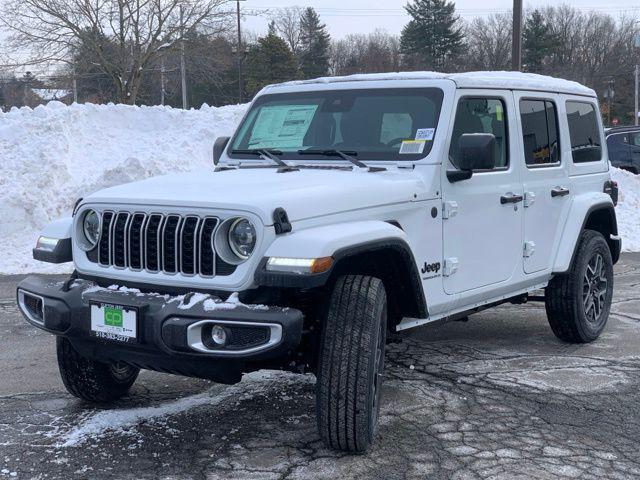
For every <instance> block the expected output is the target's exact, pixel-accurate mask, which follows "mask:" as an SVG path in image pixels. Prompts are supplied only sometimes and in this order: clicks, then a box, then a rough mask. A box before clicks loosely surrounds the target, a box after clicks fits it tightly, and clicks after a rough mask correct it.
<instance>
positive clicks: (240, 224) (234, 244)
mask: <svg viewBox="0 0 640 480" xmlns="http://www.w3.org/2000/svg"><path fill="white" fill-rule="evenodd" d="M229 246H230V247H231V251H232V252H233V253H234V254H235V255H237V256H238V257H239V258H241V259H243V260H246V259H247V258H249V257H250V256H251V254H252V253H253V249H254V248H255V246H256V229H255V227H254V226H253V224H252V223H251V222H250V221H249V220H247V219H246V218H238V219H237V220H236V221H234V222H233V223H232V224H231V226H230V227H229Z"/></svg>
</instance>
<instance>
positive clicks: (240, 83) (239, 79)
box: [236, 0, 243, 103]
mask: <svg viewBox="0 0 640 480" xmlns="http://www.w3.org/2000/svg"><path fill="white" fill-rule="evenodd" d="M236 7H237V9H236V13H237V17H238V103H242V90H243V88H242V56H243V51H242V32H241V31H240V0H236Z"/></svg>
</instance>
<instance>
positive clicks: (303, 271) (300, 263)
mask: <svg viewBox="0 0 640 480" xmlns="http://www.w3.org/2000/svg"><path fill="white" fill-rule="evenodd" d="M332 265H333V258H332V257H320V258H288V257H270V258H269V260H267V271H270V272H284V273H297V274H300V275H308V274H314V273H324V272H326V271H328V270H329V269H330V268H331V266H332Z"/></svg>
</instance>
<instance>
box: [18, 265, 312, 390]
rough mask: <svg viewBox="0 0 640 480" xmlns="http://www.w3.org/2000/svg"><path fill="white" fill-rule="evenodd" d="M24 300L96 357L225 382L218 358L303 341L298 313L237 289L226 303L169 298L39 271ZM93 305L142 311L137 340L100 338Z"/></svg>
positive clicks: (32, 314) (22, 287)
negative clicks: (246, 300)
mask: <svg viewBox="0 0 640 480" xmlns="http://www.w3.org/2000/svg"><path fill="white" fill-rule="evenodd" d="M17 299H18V305H19V307H20V310H21V312H22V313H23V315H24V316H25V318H26V319H27V320H28V321H29V322H30V323H31V324H33V325H35V326H36V327H38V328H41V329H43V330H46V331H48V332H50V333H53V334H55V335H58V336H64V337H67V338H69V339H70V340H71V341H72V343H73V344H74V347H76V349H78V350H79V351H81V353H83V354H86V355H87V356H89V357H91V358H95V359H97V360H102V361H125V362H128V363H132V364H134V365H136V366H139V367H141V368H150V369H154V370H162V371H169V372H173V373H182V374H188V375H194V376H199V377H205V378H213V379H216V380H218V381H219V378H218V377H219V375H218V374H216V373H215V372H213V373H212V374H208V373H207V372H208V371H209V370H210V368H209V367H210V366H211V365H212V364H213V363H215V364H216V365H217V366H220V367H222V366H224V365H231V364H232V363H233V364H236V366H237V364H238V363H243V362H247V361H255V360H265V359H272V358H277V357H282V356H285V355H286V354H287V353H289V352H291V351H292V350H294V349H295V348H296V347H297V346H298V344H299V343H300V337H301V334H302V321H303V317H302V313H301V312H300V311H299V310H296V309H291V308H278V307H270V306H264V305H245V304H242V303H240V302H239V300H238V297H237V295H235V294H234V295H232V296H231V297H229V299H227V301H222V300H221V299H219V298H217V297H215V296H213V295H206V294H202V293H190V294H187V295H181V296H170V295H161V294H154V293H142V292H140V291H139V290H135V289H128V288H125V287H117V286H113V287H109V288H103V287H99V286H97V285H96V284H95V283H93V282H90V281H87V280H74V281H71V282H61V281H55V282H52V281H51V280H47V279H46V278H42V277H37V276H32V277H28V278H26V279H25V280H23V281H22V282H20V284H19V285H18V288H17ZM91 305H116V306H122V307H126V308H127V309H133V310H135V311H136V312H137V328H136V332H137V333H136V336H135V339H134V340H133V342H131V343H122V342H119V341H114V340H109V339H105V338H96V337H95V336H94V335H93V333H92V328H91ZM214 326H219V327H220V328H221V329H223V330H224V331H225V332H226V334H227V340H228V341H227V342H226V343H225V344H224V345H222V346H221V345H217V344H215V342H212V341H211V338H212V329H213V328H214ZM207 365H209V367H208V366H207ZM231 370H237V368H233V369H231Z"/></svg>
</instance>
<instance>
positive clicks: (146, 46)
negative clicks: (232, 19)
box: [0, 0, 229, 104]
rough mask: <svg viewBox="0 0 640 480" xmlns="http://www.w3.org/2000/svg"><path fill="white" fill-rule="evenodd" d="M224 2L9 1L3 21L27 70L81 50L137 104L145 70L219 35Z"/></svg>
mask: <svg viewBox="0 0 640 480" xmlns="http://www.w3.org/2000/svg"><path fill="white" fill-rule="evenodd" d="M223 3H225V0H6V1H5V4H4V7H3V9H2V12H0V22H1V23H2V24H4V26H5V27H7V28H8V29H9V31H10V32H11V34H10V38H9V44H10V45H11V46H12V47H13V52H14V54H15V55H17V56H18V57H19V58H20V61H19V62H16V63H20V64H22V65H25V64H26V65H43V64H44V65H56V64H57V65H60V64H64V63H69V62H70V61H71V59H72V58H73V56H74V52H75V51H77V50H78V49H82V50H83V51H84V52H87V54H89V55H91V57H93V61H94V62H95V63H96V65H97V66H98V67H99V69H100V70H101V71H102V72H103V73H104V74H105V75H107V76H108V77H109V78H110V79H111V80H112V82H113V84H114V85H115V88H116V91H117V97H118V99H119V101H121V102H123V103H131V104H133V103H135V101H136V98H137V96H138V93H139V90H140V86H141V84H142V80H143V76H144V72H145V70H146V69H147V68H148V67H149V65H151V64H152V63H153V62H154V61H155V60H156V59H157V58H158V57H159V56H160V55H161V54H162V53H163V52H166V51H168V50H171V49H176V48H178V45H179V40H180V39H181V38H182V36H183V35H187V34H188V33H190V32H193V31H196V30H206V31H210V32H213V33H218V32H220V31H221V30H223V29H224V28H225V26H226V21H227V19H228V18H229V17H228V14H227V13H226V12H223V11H222V10H221V9H220V8H219V7H220V6H221V5H222V4H223Z"/></svg>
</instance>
